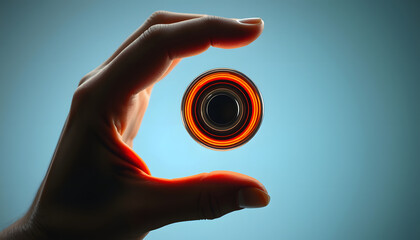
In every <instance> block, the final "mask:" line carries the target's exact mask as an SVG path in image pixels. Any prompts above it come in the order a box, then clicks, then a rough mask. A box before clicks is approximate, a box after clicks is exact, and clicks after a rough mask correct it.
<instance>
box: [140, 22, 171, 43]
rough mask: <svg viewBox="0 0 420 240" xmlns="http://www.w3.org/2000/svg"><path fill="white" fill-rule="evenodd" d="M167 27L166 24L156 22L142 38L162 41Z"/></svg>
mask: <svg viewBox="0 0 420 240" xmlns="http://www.w3.org/2000/svg"><path fill="white" fill-rule="evenodd" d="M165 29H166V26H165V25H164V24H155V25H153V26H151V27H149V28H148V29H147V30H146V31H145V32H144V33H143V34H142V38H143V39H145V40H147V41H151V42H162V39H163V38H164V37H165V36H164V34H165Z"/></svg>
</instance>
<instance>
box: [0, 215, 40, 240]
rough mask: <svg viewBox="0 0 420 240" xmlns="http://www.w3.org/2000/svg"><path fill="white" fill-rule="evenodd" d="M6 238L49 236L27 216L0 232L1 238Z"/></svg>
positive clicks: (14, 239) (15, 239) (16, 239)
mask: <svg viewBox="0 0 420 240" xmlns="http://www.w3.org/2000/svg"><path fill="white" fill-rule="evenodd" d="M6 239H13V240H19V239H25V240H26V239H47V237H46V235H45V234H44V233H42V231H41V230H40V229H39V228H38V227H37V226H36V224H35V223H34V222H33V221H31V220H29V219H28V218H27V217H26V216H25V217H22V218H21V219H19V220H17V221H16V222H15V223H13V224H12V225H10V226H9V227H7V228H5V229H4V230H3V231H1V232H0V240H6Z"/></svg>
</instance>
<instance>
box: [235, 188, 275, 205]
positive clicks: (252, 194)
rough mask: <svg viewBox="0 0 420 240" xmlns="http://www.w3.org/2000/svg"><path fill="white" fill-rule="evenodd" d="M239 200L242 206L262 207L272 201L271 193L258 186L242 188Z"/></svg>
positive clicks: (239, 192)
mask: <svg viewBox="0 0 420 240" xmlns="http://www.w3.org/2000/svg"><path fill="white" fill-rule="evenodd" d="M237 200H238V206H239V207H240V208H261V207H265V206H267V205H268V204H269V203H270V195H268V193H267V192H265V191H262V190H261V189H258V188H242V189H240V190H239V191H238V196H237Z"/></svg>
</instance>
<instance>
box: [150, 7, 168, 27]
mask: <svg viewBox="0 0 420 240" xmlns="http://www.w3.org/2000/svg"><path fill="white" fill-rule="evenodd" d="M168 14H169V12H167V11H163V10H159V11H156V12H154V13H152V14H151V15H150V17H149V18H148V19H147V22H148V23H149V24H151V25H153V24H156V23H160V22H162V21H164V20H165V19H166V17H167V16H168Z"/></svg>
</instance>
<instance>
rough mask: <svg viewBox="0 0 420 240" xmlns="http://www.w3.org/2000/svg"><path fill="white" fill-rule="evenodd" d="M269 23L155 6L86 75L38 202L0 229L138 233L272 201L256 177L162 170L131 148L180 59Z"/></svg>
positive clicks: (249, 35)
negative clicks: (164, 174)
mask: <svg viewBox="0 0 420 240" xmlns="http://www.w3.org/2000/svg"><path fill="white" fill-rule="evenodd" d="M262 30H263V22H262V20H261V19H258V18H257V19H245V20H242V21H238V20H235V19H227V18H220V17H213V16H205V15H196V14H179V13H170V12H156V13H154V14H153V15H152V16H151V17H150V18H149V19H148V20H147V21H146V22H145V23H144V24H143V25H142V26H141V27H140V28H139V29H138V30H137V31H135V32H134V33H133V35H132V36H130V37H129V38H128V39H127V40H126V41H125V42H124V43H123V44H122V45H121V46H120V47H119V48H118V49H117V51H116V52H115V53H114V54H113V55H112V56H111V57H110V58H109V59H108V60H107V61H105V62H104V63H103V64H101V65H100V66H99V67H97V68H96V69H94V70H93V71H92V72H90V73H89V74H87V75H86V76H85V77H84V78H83V79H82V80H81V81H80V84H79V87H78V88H77V90H76V92H75V93H74V96H73V101H72V105H71V109H70V113H69V115H68V118H67V120H66V123H65V125H64V128H63V131H62V133H61V136H60V139H59V141H58V144H57V147H56V150H55V153H54V156H53V159H52V161H51V164H50V166H49V169H48V172H47V175H46V177H45V179H44V180H43V182H42V184H41V186H40V188H39V190H38V193H37V195H36V197H35V199H34V202H33V204H32V206H31V208H30V209H29V211H28V212H27V214H26V215H25V216H24V217H22V218H21V219H20V220H18V221H17V222H16V223H15V224H13V225H12V226H10V227H9V228H7V229H5V230H4V231H3V232H2V233H0V238H5V239H9V238H10V239H21V238H22V239H23V238H25V239H27V238H36V239H75V238H77V239H84V238H86V239H96V238H101V239H139V238H142V237H144V236H145V235H146V234H147V233H148V232H149V231H151V230H154V229H157V228H160V227H162V226H165V225H167V224H170V223H174V222H179V221H187V220H196V219H214V218H218V217H220V216H223V215H224V214H227V213H229V212H232V211H235V210H240V209H242V208H247V207H263V206H266V205H267V204H268V202H269V196H268V194H267V191H266V190H265V188H264V186H263V185H262V184H261V183H260V182H258V181H257V180H255V179H253V178H251V177H249V176H245V175H242V174H239V173H234V172H226V171H217V172H211V173H202V174H198V175H195V176H190V177H185V178H179V179H162V178H157V177H154V176H152V175H151V174H150V171H149V169H148V168H147V165H146V164H145V163H144V162H143V160H142V159H141V158H140V157H139V156H138V155H137V154H136V153H135V152H134V151H133V149H132V143H133V139H134V138H135V136H136V134H137V131H138V129H139V127H140V123H141V120H142V117H143V115H144V113H145V111H146V108H147V105H148V102H149V98H150V94H151V91H152V88H153V85H154V84H155V83H156V82H157V81H159V80H161V79H162V78H164V77H165V76H166V75H167V74H168V73H169V72H170V71H171V70H172V69H173V68H174V67H175V65H176V64H177V63H178V62H179V61H180V60H181V59H182V58H184V57H189V56H194V55H197V54H199V53H201V52H203V51H205V50H207V49H208V48H209V47H210V46H214V47H219V48H237V47H242V46H245V45H248V44H249V43H251V42H252V41H254V40H255V39H256V38H257V37H258V36H259V35H260V34H261V32H262ZM156 144H159V143H156ZM163 147H164V146H162V148H163Z"/></svg>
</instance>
